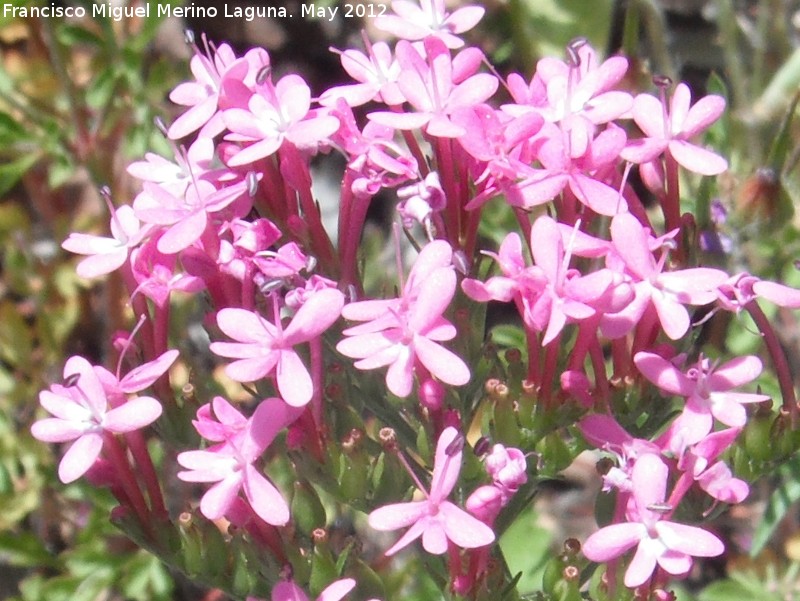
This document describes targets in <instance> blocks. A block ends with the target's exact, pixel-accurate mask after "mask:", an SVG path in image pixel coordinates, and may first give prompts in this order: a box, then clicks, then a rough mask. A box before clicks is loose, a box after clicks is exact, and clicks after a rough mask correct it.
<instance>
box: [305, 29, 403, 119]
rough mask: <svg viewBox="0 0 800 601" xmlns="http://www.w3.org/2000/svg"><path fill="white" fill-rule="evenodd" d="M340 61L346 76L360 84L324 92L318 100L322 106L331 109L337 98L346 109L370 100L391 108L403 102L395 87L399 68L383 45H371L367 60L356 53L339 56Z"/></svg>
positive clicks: (345, 53) (352, 51)
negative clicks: (340, 99)
mask: <svg viewBox="0 0 800 601" xmlns="http://www.w3.org/2000/svg"><path fill="white" fill-rule="evenodd" d="M341 61H342V67H343V68H344V70H345V71H347V73H348V75H350V77H352V78H353V79H355V80H356V81H357V82H359V83H356V84H350V85H344V86H335V87H333V88H329V89H328V90H325V92H323V94H322V96H320V98H319V103H320V104H321V105H322V106H334V105H335V104H336V101H337V99H338V98H343V99H344V101H345V102H346V103H347V104H348V105H349V106H360V105H362V104H366V103H367V102H369V101H370V100H380V101H381V102H383V103H384V104H388V105H389V106H392V105H396V104H402V103H403V101H404V100H405V98H404V97H403V94H402V93H401V92H400V89H399V88H398V87H397V77H398V75H400V65H399V64H398V63H397V61H396V60H395V59H394V57H393V56H392V51H391V49H390V48H389V46H388V45H387V44H386V43H385V42H378V43H376V44H372V45H371V46H370V47H369V56H367V55H365V54H364V53H363V52H359V51H358V50H352V49H350V50H345V51H344V52H342V53H341Z"/></svg>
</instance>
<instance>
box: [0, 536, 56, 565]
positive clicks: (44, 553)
mask: <svg viewBox="0 0 800 601" xmlns="http://www.w3.org/2000/svg"><path fill="white" fill-rule="evenodd" d="M0 558H2V563H6V564H10V565H13V566H19V567H51V566H54V565H57V561H56V559H55V557H54V556H53V555H52V554H51V553H50V552H49V551H48V550H47V549H46V548H45V546H44V544H43V543H42V541H41V540H39V538H38V537H37V536H35V535H34V534H33V533H31V532H0Z"/></svg>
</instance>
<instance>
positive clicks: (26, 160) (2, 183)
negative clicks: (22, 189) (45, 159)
mask: <svg viewBox="0 0 800 601" xmlns="http://www.w3.org/2000/svg"><path fill="white" fill-rule="evenodd" d="M37 160H39V154H38V153H34V154H29V155H25V156H23V157H20V158H18V159H16V160H15V161H11V162H10V163H6V164H4V165H0V196H2V195H3V194H5V193H6V192H8V191H9V190H10V189H11V188H13V187H14V186H15V185H16V183H17V182H18V181H19V180H20V178H22V176H23V175H25V172H26V171H27V170H28V169H30V168H31V167H33V165H34V163H36V161H37Z"/></svg>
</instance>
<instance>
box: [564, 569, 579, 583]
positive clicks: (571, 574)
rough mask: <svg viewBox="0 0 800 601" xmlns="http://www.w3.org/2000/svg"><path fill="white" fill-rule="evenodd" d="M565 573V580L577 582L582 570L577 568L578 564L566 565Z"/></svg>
mask: <svg viewBox="0 0 800 601" xmlns="http://www.w3.org/2000/svg"><path fill="white" fill-rule="evenodd" d="M563 574H564V580H566V581H567V582H577V580H578V579H579V578H580V577H581V571H580V570H579V569H578V568H577V566H566V567H565V568H564V572H563Z"/></svg>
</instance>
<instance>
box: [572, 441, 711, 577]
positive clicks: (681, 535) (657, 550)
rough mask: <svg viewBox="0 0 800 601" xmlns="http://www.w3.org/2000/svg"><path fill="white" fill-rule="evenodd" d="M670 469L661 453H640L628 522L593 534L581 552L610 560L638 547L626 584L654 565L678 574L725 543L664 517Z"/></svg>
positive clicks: (694, 527)
mask: <svg viewBox="0 0 800 601" xmlns="http://www.w3.org/2000/svg"><path fill="white" fill-rule="evenodd" d="M668 476H669V469H668V468H667V466H666V465H665V464H664V462H663V461H662V460H661V458H660V457H659V456H658V455H654V454H651V453H648V454H645V455H642V456H641V457H639V458H638V459H637V460H636V463H635V464H634V466H633V473H632V475H631V479H632V482H633V495H632V498H631V500H630V502H629V504H628V508H627V511H626V516H627V519H628V520H629V521H628V522H627V523H622V524H612V525H610V526H606V527H605V528H601V529H600V530H598V531H597V532H595V533H594V534H592V535H591V536H590V537H589V538H588V539H586V542H585V543H584V544H583V547H582V549H583V554H584V555H586V557H587V558H589V559H590V560H591V561H598V562H606V561H610V560H612V559H615V558H617V557H619V556H620V555H622V554H623V553H625V552H626V551H627V550H628V549H631V548H633V547H634V546H635V547H636V553H635V554H634V556H633V559H632V560H631V562H630V564H629V565H628V569H627V570H626V572H625V586H627V587H630V588H635V587H637V586H640V585H642V584H644V583H645V582H646V581H647V579H648V578H650V576H651V575H652V574H653V570H655V569H656V566H660V567H661V568H662V569H663V570H664V571H665V572H667V573H669V574H672V575H674V576H682V575H684V574H686V573H688V572H689V570H690V569H691V567H692V557H716V556H717V555H721V554H722V553H723V552H724V551H725V545H724V544H723V543H722V541H721V540H719V538H717V537H716V536H715V535H713V534H711V533H710V532H707V531H706V530H703V529H702V528H698V527H696V526H687V525H686V524H680V523H677V522H672V521H669V520H667V519H665V515H664V512H662V511H660V509H659V508H661V507H663V506H664V501H665V499H666V487H667V478H668Z"/></svg>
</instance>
